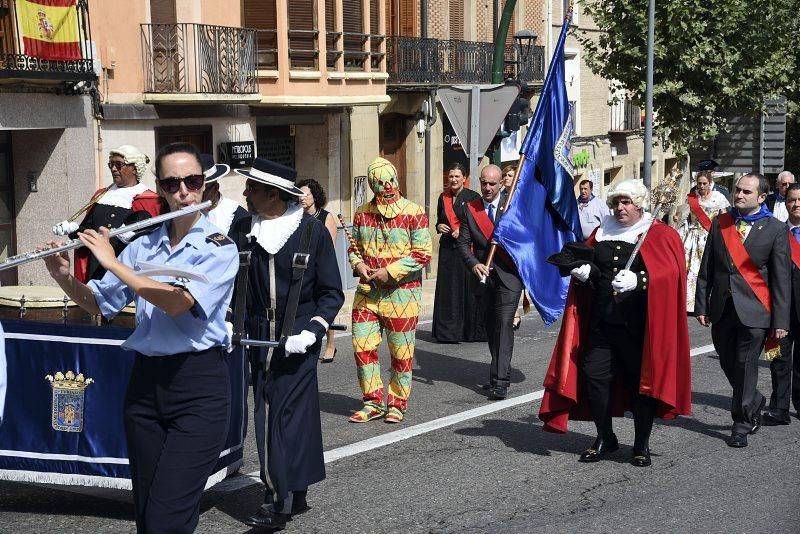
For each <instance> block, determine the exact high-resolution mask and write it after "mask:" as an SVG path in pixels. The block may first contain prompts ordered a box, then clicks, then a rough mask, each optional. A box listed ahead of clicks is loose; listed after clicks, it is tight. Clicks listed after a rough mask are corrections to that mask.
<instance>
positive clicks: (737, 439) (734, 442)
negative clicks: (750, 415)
mask: <svg viewBox="0 0 800 534" xmlns="http://www.w3.org/2000/svg"><path fill="white" fill-rule="evenodd" d="M727 443H728V447H733V448H735V449H741V448H742V447H747V434H739V433H737V432H734V433H733V434H731V437H729V438H728V442H727Z"/></svg>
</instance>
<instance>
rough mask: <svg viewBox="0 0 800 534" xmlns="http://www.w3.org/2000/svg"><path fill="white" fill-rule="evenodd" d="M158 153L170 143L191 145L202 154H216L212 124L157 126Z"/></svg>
mask: <svg viewBox="0 0 800 534" xmlns="http://www.w3.org/2000/svg"><path fill="white" fill-rule="evenodd" d="M155 134H156V152H158V151H159V150H161V149H162V148H164V147H165V146H167V145H168V144H170V143H178V142H181V143H191V144H193V145H194V146H196V147H197V149H198V150H200V153H201V154H214V140H213V138H212V135H211V134H212V130H211V125H210V124H197V125H191V126H157V127H156V128H155Z"/></svg>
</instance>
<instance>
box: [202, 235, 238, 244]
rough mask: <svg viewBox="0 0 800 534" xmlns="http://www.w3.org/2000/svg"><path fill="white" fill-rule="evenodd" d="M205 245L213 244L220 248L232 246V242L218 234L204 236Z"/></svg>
mask: <svg viewBox="0 0 800 534" xmlns="http://www.w3.org/2000/svg"><path fill="white" fill-rule="evenodd" d="M206 243H214V244H215V245H216V246H218V247H221V246H224V245H233V244H234V243H233V240H232V239H231V238H229V237H228V236H226V235H225V234H221V233H219V232H216V233H213V234H211V235H207V236H206Z"/></svg>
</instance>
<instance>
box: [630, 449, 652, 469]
mask: <svg viewBox="0 0 800 534" xmlns="http://www.w3.org/2000/svg"><path fill="white" fill-rule="evenodd" d="M652 463H653V462H652V461H651V460H650V448H649V447H644V448H641V449H638V450H637V449H633V457H632V458H631V465H633V466H636V467H647V466H648V465H650V464H652Z"/></svg>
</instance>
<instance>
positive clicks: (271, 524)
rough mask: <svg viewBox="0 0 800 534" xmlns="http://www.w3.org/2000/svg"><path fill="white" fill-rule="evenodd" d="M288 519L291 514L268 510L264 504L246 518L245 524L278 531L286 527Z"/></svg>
mask: <svg viewBox="0 0 800 534" xmlns="http://www.w3.org/2000/svg"><path fill="white" fill-rule="evenodd" d="M288 520H289V514H279V513H277V512H273V511H271V510H267V509H266V508H264V507H263V506H262V507H261V508H259V509H258V511H257V512H256V513H254V514H253V515H251V516H250V517H248V518H247V519H245V520H244V524H245V525H249V526H251V527H258V528H269V529H272V530H273V531H276V530H283V529H284V528H286V522H287V521H288Z"/></svg>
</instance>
